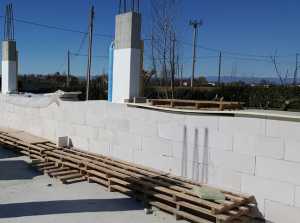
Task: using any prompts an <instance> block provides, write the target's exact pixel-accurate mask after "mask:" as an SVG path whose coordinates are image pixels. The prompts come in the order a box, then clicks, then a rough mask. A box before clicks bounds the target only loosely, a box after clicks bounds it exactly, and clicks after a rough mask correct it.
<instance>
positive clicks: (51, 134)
mask: <svg viewBox="0 0 300 223" xmlns="http://www.w3.org/2000/svg"><path fill="white" fill-rule="evenodd" d="M56 126H57V122H56V121H55V120H51V119H44V118H43V119H42V135H41V136H43V137H45V138H46V139H50V140H53V141H56V139H57V137H56Z"/></svg>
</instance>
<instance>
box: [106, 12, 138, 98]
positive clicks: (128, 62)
mask: <svg viewBox="0 0 300 223" xmlns="http://www.w3.org/2000/svg"><path fill="white" fill-rule="evenodd" d="M115 36H116V37H115V50H114V64H113V80H114V81H113V94H112V101H113V102H117V103H123V102H124V100H126V99H131V98H133V97H138V96H139V93H140V76H141V63H142V61H141V53H142V50H141V42H142V41H141V15H140V14H139V13H136V12H128V13H124V14H120V15H118V16H117V17H116V35H115Z"/></svg>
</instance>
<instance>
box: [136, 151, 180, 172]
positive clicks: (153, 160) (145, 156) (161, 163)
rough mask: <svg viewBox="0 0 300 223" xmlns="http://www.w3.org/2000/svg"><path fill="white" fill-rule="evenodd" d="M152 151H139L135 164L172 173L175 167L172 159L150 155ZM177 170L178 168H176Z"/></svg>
mask: <svg viewBox="0 0 300 223" xmlns="http://www.w3.org/2000/svg"><path fill="white" fill-rule="evenodd" d="M149 153H150V151H145V150H139V151H136V152H135V154H134V159H135V160H134V162H135V163H137V164H140V165H143V166H145V167H150V168H153V169H155V170H159V171H164V172H167V173H171V172H172V171H173V168H175V166H174V165H173V164H174V162H172V161H173V159H174V158H172V157H167V156H161V155H157V154H155V153H152V154H151V156H150V155H149ZM176 168H177V167H176Z"/></svg>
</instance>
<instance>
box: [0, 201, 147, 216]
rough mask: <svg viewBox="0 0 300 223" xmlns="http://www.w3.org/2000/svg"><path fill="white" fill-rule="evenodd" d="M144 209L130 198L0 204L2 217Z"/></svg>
mask: <svg viewBox="0 0 300 223" xmlns="http://www.w3.org/2000/svg"><path fill="white" fill-rule="evenodd" d="M142 209H143V208H142V207H141V205H139V204H138V203H137V202H135V201H134V200H132V199H130V198H115V199H86V200H61V201H41V202H28V203H12V204H0V210H1V211H0V218H15V217H24V216H37V215H51V214H67V213H82V212H108V211H109V212H112V211H131V210H142Z"/></svg>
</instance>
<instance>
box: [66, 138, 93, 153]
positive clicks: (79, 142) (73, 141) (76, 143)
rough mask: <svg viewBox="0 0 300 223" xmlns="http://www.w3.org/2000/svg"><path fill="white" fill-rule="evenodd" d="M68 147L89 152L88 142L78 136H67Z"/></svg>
mask: <svg viewBox="0 0 300 223" xmlns="http://www.w3.org/2000/svg"><path fill="white" fill-rule="evenodd" d="M69 145H70V146H73V147H74V148H78V149H81V150H84V151H88V150H89V140H88V139H87V138H83V137H79V136H69Z"/></svg>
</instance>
